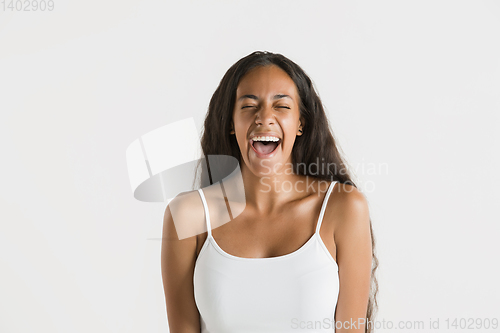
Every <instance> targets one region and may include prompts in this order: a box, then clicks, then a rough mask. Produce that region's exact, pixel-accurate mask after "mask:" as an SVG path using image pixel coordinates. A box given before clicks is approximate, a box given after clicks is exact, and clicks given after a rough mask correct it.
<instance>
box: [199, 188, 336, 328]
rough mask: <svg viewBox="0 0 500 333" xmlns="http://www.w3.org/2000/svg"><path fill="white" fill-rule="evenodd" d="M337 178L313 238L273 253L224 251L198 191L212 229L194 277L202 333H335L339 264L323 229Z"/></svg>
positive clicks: (200, 255)
mask: <svg viewBox="0 0 500 333" xmlns="http://www.w3.org/2000/svg"><path fill="white" fill-rule="evenodd" d="M335 183H336V182H335V181H334V182H332V183H331V184H330V186H329V187H328V191H327V192H326V195H325V198H324V200H323V204H322V207H321V211H320V214H319V218H318V222H317V223H316V231H315V233H314V234H313V235H312V237H311V238H309V240H308V241H307V242H306V243H305V244H304V245H303V246H302V247H300V248H299V249H298V250H296V251H294V252H292V253H289V254H285V255H282V256H279V257H270V258H242V257H236V256H233V255H231V254H229V253H226V252H225V251H224V250H222V249H221V248H220V247H219V245H218V244H217V243H216V242H215V240H214V238H213V237H212V231H211V227H210V216H209V214H208V206H207V202H206V199H205V196H204V194H203V191H202V190H201V189H199V190H198V191H199V193H200V196H201V200H202V202H203V207H204V209H205V217H206V223H207V230H208V235H207V239H206V241H205V243H204V244H203V247H202V248H201V251H200V254H199V255H198V258H197V260H196V264H195V268H194V276H193V283H194V297H195V301H196V305H197V307H198V311H199V312H200V324H201V332H202V333H243V332H252V333H255V332H266V333H274V332H290V333H292V332H293V333H297V332H335V323H334V317H333V316H334V313H335V307H336V305H337V298H338V293H339V278H338V266H337V263H336V262H335V260H334V259H333V257H332V256H331V254H330V252H329V251H328V249H327V247H326V246H325V244H324V243H323V240H322V239H321V237H320V234H319V230H320V227H321V222H322V221H323V215H324V213H325V208H326V204H327V202H328V198H329V197H330V193H331V192H332V189H333V187H334V185H335Z"/></svg>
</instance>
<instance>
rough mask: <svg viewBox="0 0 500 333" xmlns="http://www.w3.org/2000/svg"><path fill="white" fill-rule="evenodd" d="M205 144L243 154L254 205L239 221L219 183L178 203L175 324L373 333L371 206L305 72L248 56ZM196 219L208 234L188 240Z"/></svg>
mask: <svg viewBox="0 0 500 333" xmlns="http://www.w3.org/2000/svg"><path fill="white" fill-rule="evenodd" d="M201 145H202V150H203V153H204V155H205V156H208V155H228V156H233V157H235V158H236V159H237V160H238V161H239V165H240V168H241V176H242V179H243V184H244V186H243V187H244V188H243V191H244V195H245V198H246V202H245V205H244V209H242V210H241V211H240V212H239V214H236V215H234V216H231V214H229V216H230V223H221V221H222V220H223V219H224V218H223V217H222V213H221V210H220V209H219V208H214V207H216V206H217V205H216V201H217V200H216V199H212V196H211V194H210V193H211V190H210V189H209V188H204V189H202V190H199V191H198V192H196V191H194V192H190V193H189V195H185V196H182V197H179V198H176V199H174V202H176V203H177V206H176V207H177V208H176V211H177V213H176V214H175V216H176V221H175V225H174V221H173V218H172V211H171V208H170V207H172V203H171V204H169V207H167V209H166V211H165V218H164V231H163V243H162V276H163V281H164V289H165V298H166V305H167V315H168V322H169V327H170V331H171V332H173V333H177V332H193V333H194V332H197V333H198V332H215V333H224V332H231V333H237V332H296V331H297V330H303V331H309V332H327V331H330V332H332V331H336V332H371V331H372V330H371V326H370V325H367V324H366V323H367V322H369V321H370V320H371V319H372V316H373V311H374V306H376V302H375V296H376V293H377V284H376V279H375V275H374V272H375V269H376V268H377V259H376V257H375V255H374V238H373V232H372V227H371V221H370V218H369V212H368V205H367V201H366V199H365V197H364V195H363V194H362V193H361V192H360V191H359V190H358V189H357V188H356V187H355V185H354V184H353V182H352V181H351V179H350V177H349V174H348V172H347V170H346V169H345V164H344V162H343V160H342V158H341V156H340V154H339V151H338V150H337V147H336V144H335V141H334V138H333V136H332V134H331V131H330V128H329V125H328V120H327V117H326V115H325V112H324V109H323V106H322V103H321V101H320V99H319V97H318V95H317V94H316V92H315V90H314V88H313V85H312V82H311V80H310V79H309V77H308V76H307V75H306V74H305V72H304V71H303V70H302V69H301V68H300V67H299V66H298V65H296V64H295V63H294V62H292V61H291V60H289V59H287V58H286V57H284V56H282V55H280V54H273V53H270V52H254V53H252V54H250V55H248V56H246V57H244V58H242V59H241V60H239V61H238V62H237V63H235V64H234V65H233V66H232V67H231V68H230V69H229V70H228V72H227V73H226V74H225V75H224V77H223V79H222V81H221V82H220V84H219V87H218V88H217V90H216V91H215V93H214V95H213V97H212V99H211V101H210V105H209V110H208V114H207V116H206V119H205V124H204V133H203V137H202V140H201ZM230 182H231V179H229V180H228V183H230ZM226 200H228V199H227V198H226ZM229 201H230V200H229ZM226 203H227V202H226ZM229 206H230V205H227V207H228V208H229ZM219 207H220V205H219ZM224 207H226V206H224ZM231 207H233V206H231ZM193 220H196V221H198V220H201V221H202V222H200V223H201V225H203V227H200V226H197V227H193V228H198V230H200V232H199V234H197V235H196V236H193V237H188V238H185V239H180V240H179V237H178V236H177V233H176V227H177V226H178V225H179V223H185V222H186V221H193ZM222 222H224V221H222ZM214 226H215V227H214ZM177 230H179V229H177ZM372 264H373V265H372Z"/></svg>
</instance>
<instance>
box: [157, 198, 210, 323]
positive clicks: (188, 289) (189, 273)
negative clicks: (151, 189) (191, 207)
mask: <svg viewBox="0 0 500 333" xmlns="http://www.w3.org/2000/svg"><path fill="white" fill-rule="evenodd" d="M196 239H197V238H196V236H192V237H189V238H184V239H181V240H179V238H178V237H177V232H176V230H175V226H174V221H173V219H172V214H171V211H170V207H169V206H167V208H166V210H165V215H164V218H163V236H162V246H161V271H162V278H163V289H164V291H165V301H166V307H167V318H168V326H169V329H170V332H171V333H200V332H201V328H200V315H199V312H198V308H197V307H196V303H195V300H194V286H193V274H194V265H195V262H196V245H197V242H196Z"/></svg>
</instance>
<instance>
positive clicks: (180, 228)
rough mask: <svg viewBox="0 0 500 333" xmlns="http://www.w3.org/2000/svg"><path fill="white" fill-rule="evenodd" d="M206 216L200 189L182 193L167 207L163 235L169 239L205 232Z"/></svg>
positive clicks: (185, 237) (189, 236)
mask: <svg viewBox="0 0 500 333" xmlns="http://www.w3.org/2000/svg"><path fill="white" fill-rule="evenodd" d="M204 217H205V216H204V209H203V203H202V201H201V198H200V195H199V193H198V191H189V192H183V193H180V194H178V195H177V196H176V197H175V198H174V199H172V200H171V201H170V202H169V204H168V206H167V207H166V209H165V214H164V235H163V236H164V237H167V239H168V240H183V239H188V238H192V237H195V236H196V235H198V234H200V233H202V232H203V227H204V223H203V222H204ZM194 239H196V237H195V238H194Z"/></svg>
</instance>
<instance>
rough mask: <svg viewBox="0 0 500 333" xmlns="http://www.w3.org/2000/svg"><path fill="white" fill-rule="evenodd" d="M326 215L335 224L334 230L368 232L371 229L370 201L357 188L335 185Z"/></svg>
mask: <svg viewBox="0 0 500 333" xmlns="http://www.w3.org/2000/svg"><path fill="white" fill-rule="evenodd" d="M327 207H328V208H327V211H326V212H325V215H327V216H328V219H329V220H330V221H332V223H333V224H334V230H335V232H336V233H337V234H338V232H340V231H347V230H351V231H353V232H356V230H358V231H362V230H366V228H369V227H370V214H369V209H368V201H367V199H366V197H365V195H364V194H363V193H362V192H361V191H360V190H358V189H357V188H356V187H355V186H352V185H348V184H341V183H337V184H335V187H334V188H333V190H332V193H331V195H330V198H328V206H327Z"/></svg>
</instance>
